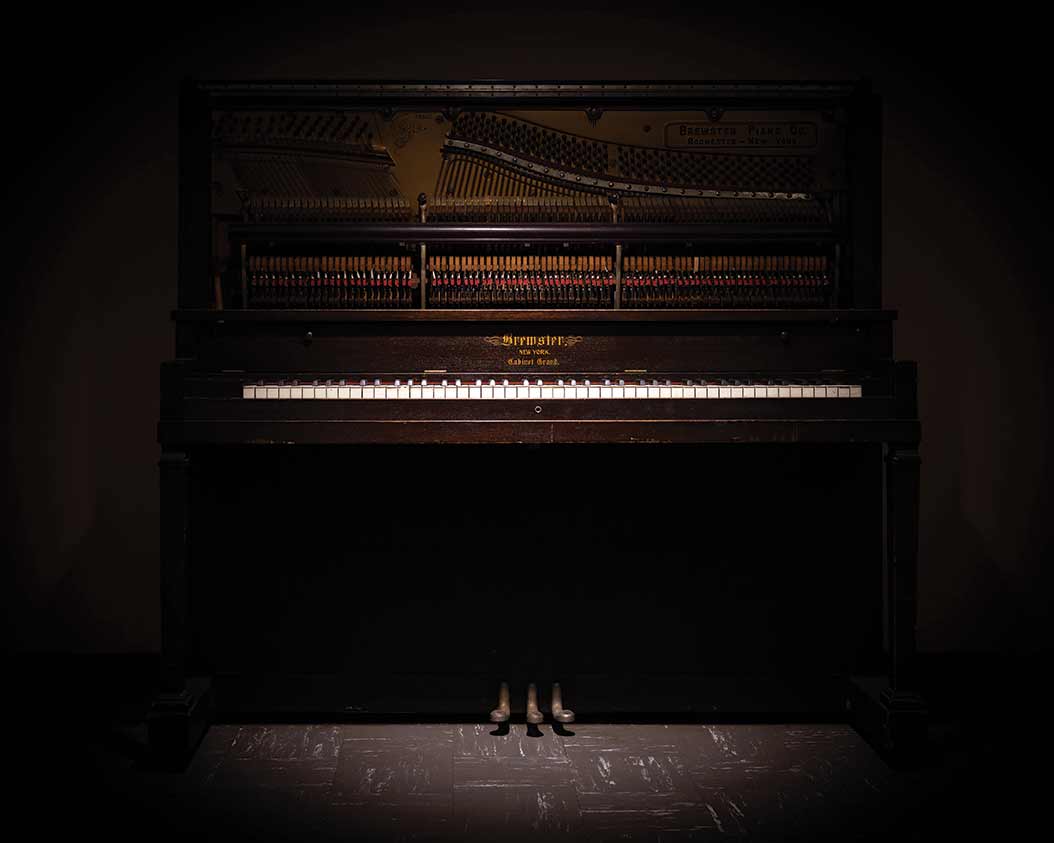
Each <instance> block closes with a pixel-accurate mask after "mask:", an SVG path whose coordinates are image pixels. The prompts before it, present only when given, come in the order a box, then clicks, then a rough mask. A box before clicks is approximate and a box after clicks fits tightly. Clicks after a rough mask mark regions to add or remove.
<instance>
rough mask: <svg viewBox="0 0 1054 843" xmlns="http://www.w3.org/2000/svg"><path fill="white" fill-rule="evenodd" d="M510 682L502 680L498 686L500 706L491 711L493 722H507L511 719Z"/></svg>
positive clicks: (491, 720)
mask: <svg viewBox="0 0 1054 843" xmlns="http://www.w3.org/2000/svg"><path fill="white" fill-rule="evenodd" d="M509 711H510V708H509V683H508V682H502V683H501V687H500V688H498V707H497V708H496V709H494V710H493V711H492V712H491V713H490V722H491V723H507V722H508V721H509Z"/></svg>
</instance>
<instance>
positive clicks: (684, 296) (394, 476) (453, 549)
mask: <svg viewBox="0 0 1054 843" xmlns="http://www.w3.org/2000/svg"><path fill="white" fill-rule="evenodd" d="M880 115H881V109H880V102H879V100H878V98H877V96H876V95H875V94H873V93H872V92H871V90H870V89H869V87H868V86H867V85H866V84H863V83H832V82H815V83H784V82H779V83H775V82H670V83H655V82H605V83H596V82H572V83H552V82H532V83H507V82H465V83H418V82H363V81H349V82H333V81H315V82H189V81H188V82H187V83H185V86H184V88H183V90H182V94H181V105H180V153H179V167H180V178H179V294H178V309H177V310H176V311H175V313H174V314H173V318H174V321H175V327H176V349H175V359H173V360H172V361H170V362H166V363H165V364H164V365H163V366H162V369H161V418H160V423H159V427H158V437H159V442H160V445H161V460H160V482H161V505H162V539H161V565H162V609H163V624H162V627H163V657H162V663H163V671H162V690H161V693H160V695H159V696H158V698H157V699H156V701H155V704H154V706H153V710H152V713H151V717H150V731H151V740H152V742H153V744H154V746H155V748H156V749H157V750H158V752H159V753H161V754H164V755H167V756H170V757H184V758H185V757H186V755H187V754H188V753H189V752H192V750H193V748H194V746H195V745H196V741H197V740H198V738H199V737H200V735H201V734H202V730H203V729H204V728H207V725H208V722H209V720H210V718H212V717H213V711H214V710H215V706H217V705H218V706H219V708H220V710H221V711H227V712H230V711H250V712H251V711H252V710H253V709H254V708H256V709H263V710H264V711H268V712H274V711H282V712H286V713H295V714H298V715H299V716H303V715H304V714H305V713H310V712H313V711H320V712H322V713H324V714H334V713H335V714H338V715H339V714H340V713H341V712H344V713H346V714H347V715H348V716H372V717H377V718H380V719H383V718H384V717H386V716H400V717H405V716H422V717H424V716H438V715H443V714H457V715H460V716H464V715H471V714H472V712H471V711H465V709H467V708H472V707H473V706H475V703H473V702H469V703H464V700H466V699H467V700H470V701H471V700H475V699H479V700H480V702H479V705H478V713H479V715H480V716H481V717H483V718H485V717H486V712H487V710H488V709H489V708H490V706H491V705H492V704H493V699H494V696H493V695H494V694H496V693H497V689H498V687H499V683H500V682H505V681H509V680H511V681H512V683H513V684H512V687H513V692H514V695H516V699H518V695H519V694H520V693H521V692H522V683H526V682H527V681H532V682H533V681H538V682H547V681H549V680H552V681H557V682H563V685H564V688H565V694H567V695H569V697H570V698H567V699H565V701H566V702H567V703H568V704H570V705H573V706H574V708H576V709H577V710H578V712H579V716H580V718H585V719H588V718H589V717H590V716H591V715H592V716H597V717H601V716H619V717H630V718H632V717H635V716H644V715H647V716H659V715H664V714H670V715H671V716H672V715H677V716H690V717H706V716H722V714H723V713H724V714H729V713H731V714H733V715H735V714H737V713H740V714H741V713H742V712H744V711H748V712H751V711H752V712H754V713H758V712H763V711H764V710H765V709H766V703H765V701H764V700H763V699H761V698H760V697H759V698H758V699H753V700H752V699H750V692H749V691H747V692H746V697H747V699H746V702H745V703H744V692H743V688H751V687H753V686H751V685H749V683H747V684H746V685H744V684H743V682H740V684H739V685H738V686H737V687H738V688H739V696H738V697H737V698H736V699H735V701H732V702H727V701H726V703H722V702H721V701H720V700H718V701H716V702H715V699H716V697H715V696H714V695H713V694H710V695H709V696H708V695H707V694H706V693H703V692H701V691H699V688H700V687H703V688H706V687H709V686H707V685H706V681H707V676H708V673H711V672H712V673H713V674H714V675H717V674H721V675H722V676H728V675H734V674H736V673H737V672H738V673H740V674H743V675H744V676H748V677H754V676H756V675H759V674H760V673H764V672H765V670H762V669H761V668H759V665H761V666H762V667H763V668H765V669H768V668H772V667H773V665H775V666H776V667H779V666H781V665H782V666H783V667H785V668H786V670H784V671H783V673H784V674H794V672H795V671H796V670H798V665H797V662H796V661H795V659H794V658H793V657H790V656H788V655H787V651H778V647H777V645H778V643H779V641H780V640H781V639H782V640H788V641H793V642H794V643H793V646H792V648H791V652H792V654H794V653H796V654H800V653H802V652H806V651H812V652H819V651H821V650H824V648H825V647H827V646H828V645H834V650H835V651H836V652H835V655H834V658H833V661H832V662H831V663H830V665H828V667H830V670H826V668H823V666H821V670H820V671H819V674H822V675H827V674H833V675H835V678H836V680H837V683H838V684H837V685H836V686H835V687H836V690H835V692H834V700H835V702H834V704H833V705H832V706H829V707H824V710H825V711H826V710H828V709H829V708H834V707H837V708H838V709H840V711H841V715H840V716H843V717H845V718H847V719H848V720H850V721H851V722H853V723H854V724H855V725H857V727H858V728H859V729H860V730H861V731H862V732H863V733H864V734H866V735H867V736H868V737H869V738H871V739H872V740H873V741H874V742H875V743H876V745H878V746H880V747H881V748H883V749H884V750H888V751H890V752H901V751H910V750H911V748H913V747H917V745H918V743H919V741H920V739H921V736H922V735H923V733H924V725H925V716H926V711H925V706H924V704H923V702H922V700H921V698H920V697H919V695H918V693H917V682H916V676H915V673H914V670H915V668H914V656H915V614H916V546H917V518H918V515H917V513H918V486H919V456H918V444H919V438H920V427H919V421H918V412H917V407H916V374H915V365H914V364H913V363H910V362H901V361H896V360H895V359H894V354H893V322H894V319H895V313H893V312H892V311H890V310H886V309H883V308H882V305H881V272H880V251H881V250H880V234H881V232H880V208H881V201H880V200H881V193H880V188H881V174H880V158H881V120H880ZM854 466H855V467H854ZM823 472H826V474H824V473H823ZM847 474H852V475H853V478H854V483H855V485H854V484H853V483H850V484H848V485H846V486H843V485H839V484H840V482H841V475H847ZM781 479H782V481H783V485H782V487H777V486H774V485H773V483H774V480H777V481H778V480H781ZM810 495H812V497H811V498H810V497H809V496H810ZM279 498H280V499H281V500H282V501H284V502H280V503H275V501H277V500H278V499H279ZM799 498H800V500H799ZM807 498H808V499H809V501H811V502H808V501H806V499H807ZM802 501H806V502H804V503H802ZM751 554H753V557H752V559H753V561H751V560H750V559H748V558H747V557H750V556H751ZM741 557H742V558H741ZM758 557H760V561H759V558H758ZM265 559H266V560H267V561H264V560H265ZM320 560H322V561H320ZM715 572H717V573H715ZM268 578H270V579H268ZM265 580H266V584H263V583H264V581H265ZM454 581H457V583H458V584H457V585H456V586H452V585H451V583H452V582H454ZM802 582H805V586H804V588H802V589H800V591H801V595H799V596H798V597H796V596H795V595H794V593H793V592H794V583H798V584H799V585H800V584H801V583H802ZM758 594H762V595H763V596H762V597H761V598H758V597H757V595H758ZM810 594H811V595H814V596H815V595H818V599H817V600H815V601H814V602H813V604H811V605H806V603H805V602H803V603H801V605H789V606H788V605H785V604H786V603H787V602H788V601H791V602H792V603H793V601H797V600H799V598H800V599H801V600H802V601H806V602H807V600H808V597H809V595H810ZM220 595H221V596H220ZM759 599H760V602H759ZM298 601H299V603H298ZM294 606H298V607H299V608H290V607H294ZM759 607H760V608H759ZM828 610H829V611H830V617H827V618H825V612H827V611H828ZM744 618H747V619H749V620H743V619H744ZM759 629H760V630H761V631H760V632H759V631H758V630H759ZM298 632H299V633H301V634H300V635H299V638H298ZM796 635H798V636H799V637H798V638H795V636H796ZM220 639H222V643H217V642H219V641H220ZM850 639H852V642H853V643H851V644H849V645H847V646H846V647H843V648H842V649H840V650H839V646H840V645H841V643H842V642H843V641H849V640H850ZM290 642H292V643H290ZM737 642H740V643H742V642H746V643H745V644H744V646H743V648H741V649H742V650H743V651H744V652H747V651H750V652H760V653H761V654H762V656H763V657H762V658H761V660H760V662H758V664H752V663H751V662H750V657H749V656H744V655H743V654H742V653H737V655H736V656H735V657H734V658H732V657H729V658H723V656H724V654H726V653H728V652H731V651H732V650H734V649H735V647H736V646H737ZM774 647H776V648H777V649H772V648H774ZM268 654H269V655H268ZM240 656H244V657H245V658H244V659H243V663H244V665H248V667H246V668H245V669H244V670H241V671H240V675H241V677H242V679H243V680H244V678H245V676H247V675H251V674H253V673H256V674H268V671H269V670H270V667H272V666H273V665H272V664H271V662H272V661H273V662H282V664H283V665H284V669H285V670H286V675H293V676H298V677H300V678H299V679H293V680H288V681H287V687H286V688H285V690H286V691H289V687H288V684H289V682H291V683H292V684H293V685H296V684H297V682H300V683H301V686H300V688H299V691H303V688H304V687H306V686H310V687H311V688H313V689H314V691H315V702H316V703H317V698H319V697H321V698H322V699H323V703H322V704H321V708H318V707H317V706H315V703H312V704H310V705H309V704H307V703H304V705H303V706H302V707H301V708H298V702H297V700H305V699H307V695H301V696H298V693H299V692H298V690H297V689H296V688H294V689H293V691H292V692H291V693H287V694H286V696H285V697H284V698H283V699H285V702H284V703H275V702H274V701H273V700H269V701H267V702H264V701H263V700H264V698H265V697H266V694H265V693H264V692H262V691H260V690H259V687H256V688H255V690H251V691H246V690H245V689H246V687H248V686H246V685H245V684H244V682H243V684H242V685H238V683H237V682H234V683H233V684H230V683H228V686H227V689H226V691H225V692H223V693H225V694H226V697H223V694H222V693H220V688H219V684H220V683H221V682H222V681H223V680H222V676H221V674H224V671H225V670H226V668H225V665H229V664H231V663H233V662H234V661H237V660H238V657H240ZM521 656H522V658H521ZM517 659H519V661H517ZM269 660H270V661H269ZM762 663H763V664H762ZM290 665H292V667H291V668H290ZM812 667H815V665H812ZM506 668H507V670H506ZM755 668H758V669H755ZM825 671H826V672H825ZM228 672H229V671H228ZM235 672H238V671H235ZM777 672H778V671H777ZM805 674H808V675H809V676H813V675H818V674H817V671H815V670H813V671H812V672H811V673H810V672H809V671H805V672H804V673H803V675H805ZM857 674H868V675H866V676H857ZM325 675H329V676H330V677H332V676H344V677H345V678H347V677H349V676H350V677H353V678H354V677H355V676H360V677H362V676H368V677H369V680H368V682H369V684H370V690H369V691H368V692H366V691H363V690H362V685H361V682H360V684H358V685H356V684H354V681H352V684H351V685H349V684H347V682H345V683H344V684H341V682H339V681H337V682H333V683H330V684H326V682H320V681H319V680H318V676H325ZM308 676H314V677H315V678H314V679H308V678H305V677H308ZM228 679H229V677H228ZM349 681H351V680H349ZM365 681H366V680H362V682H365ZM744 681H745V680H744ZM810 681H811V680H810ZM517 683H521V685H520V686H518V685H517ZM693 683H694V684H693ZM700 683H702V684H700ZM517 687H520V690H517ZM543 687H544V686H543ZM759 687H760V686H759ZM829 687H830V686H829V685H825V688H829ZM239 688H240V689H241V691H240V692H239V690H238V689H239ZM349 688H351V689H352V690H349ZM439 688H442V689H451V688H452V689H453V690H452V691H449V693H451V694H452V695H453V696H454V697H457V698H458V699H459V700H460V701H461V702H459V703H457V704H456V705H455V704H453V703H451V705H450V706H447V707H444V706H443V705H441V704H438V703H437V702H436V696H437V693H439V692H438V691H437V690H436V689H439ZM692 688H694V689H695V690H690V689H692ZM686 689H688V690H686ZM239 693H240V694H241V696H240V697H239ZM442 693H447V690H444V691H442ZM758 694H761V691H758ZM327 695H328V696H327ZM488 695H490V696H489V697H488ZM717 696H718V697H720V694H718V695H717ZM217 697H219V699H217ZM313 706H315V707H313ZM825 706H826V704H825ZM516 708H518V703H517V704H516V705H515V706H514V710H515V709H516ZM778 708H779V706H778V705H777V709H778ZM514 716H516V715H515V714H514Z"/></svg>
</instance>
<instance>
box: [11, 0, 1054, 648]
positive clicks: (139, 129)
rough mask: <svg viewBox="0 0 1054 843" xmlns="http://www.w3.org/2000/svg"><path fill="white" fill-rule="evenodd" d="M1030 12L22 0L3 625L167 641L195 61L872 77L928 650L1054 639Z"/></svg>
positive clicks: (452, 74) (61, 642) (1045, 309)
mask: <svg viewBox="0 0 1054 843" xmlns="http://www.w3.org/2000/svg"><path fill="white" fill-rule="evenodd" d="M346 8H347V9H349V10H351V9H352V8H353V7H351V6H350V5H349V6H347V7H346ZM960 9H962V10H965V9H966V7H965V6H963V7H960ZM1022 14H1023V13H1022V12H1016V13H1015V11H1014V10H1013V8H1012V7H1009V8H1008V7H1006V6H1000V7H999V8H998V10H995V9H993V10H992V11H990V12H986V13H969V14H967V13H965V12H964V11H959V12H957V13H956V14H954V15H948V16H943V15H938V14H936V13H930V12H925V13H920V9H919V8H918V7H917V6H916V5H912V4H899V3H893V4H881V5H879V4H876V5H872V6H869V7H868V8H866V9H860V10H855V11H853V12H852V16H851V17H850V16H848V14H847V13H846V12H845V11H844V10H839V11H832V10H826V11H823V10H815V9H814V10H806V9H803V8H802V7H801V6H799V5H798V4H789V3H788V4H775V3H768V4H757V3H755V4H751V3H735V4H734V5H733V4H721V5H718V4H711V3H701V2H700V3H695V4H692V5H690V6H676V5H669V4H662V3H655V2H648V3H641V4H639V5H637V6H625V5H623V6H615V5H613V4H599V3H597V4H584V5H578V6H571V5H570V4H563V5H557V4H530V5H519V4H515V5H514V4H505V5H498V4H495V5H492V6H490V7H482V6H478V7H473V6H469V5H466V4H456V5H455V4H432V5H429V6H414V5H412V4H406V3H404V4H398V5H396V4H391V5H385V6H383V7H381V8H374V9H365V8H363V9H360V8H359V7H354V11H345V12H344V13H332V12H329V11H324V10H321V9H319V8H317V7H315V8H306V9H298V10H296V11H295V12H293V11H288V10H287V11H285V12H283V13H282V14H277V13H271V12H266V11H264V12H261V11H259V10H250V9H245V10H242V11H227V12H224V13H222V14H221V13H217V12H215V11H206V10H195V9H194V8H193V7H191V6H185V5H181V6H169V7H160V6H146V5H144V6H142V7H140V8H139V10H138V11H135V12H127V11H121V12H116V11H113V12H106V11H103V10H101V7H92V8H91V9H90V10H87V11H86V10H84V9H78V10H75V11H73V12H64V13H63V15H62V16H61V17H59V16H57V15H56V16H55V17H54V18H53V19H52V18H50V17H48V16H46V15H45V14H44V13H43V12H34V11H30V12H20V13H16V16H15V17H14V18H13V19H9V21H8V25H7V26H6V30H7V39H6V40H8V41H9V42H10V43H9V48H8V50H7V52H6V55H5V64H6V66H5V68H4V78H5V80H6V81H7V85H6V88H7V90H6V92H5V112H6V118H7V119H6V122H7V125H6V129H5V132H4V134H5V139H6V141H7V143H8V150H7V152H6V154H5V160H6V162H7V165H8V172H7V178H6V181H7V185H6V190H5V199H6V201H5V203H4V204H5V206H6V211H7V213H8V214H9V215H10V219H9V220H8V223H7V225H6V228H7V236H6V238H5V257H7V256H10V257H11V258H13V260H12V261H11V262H10V263H9V267H8V269H9V274H8V275H7V280H6V283H5V285H4V290H3V296H4V317H5V324H4V331H3V345H4V348H3V361H4V375H5V394H6V396H7V398H8V402H7V404H8V406H7V408H6V413H5V415H4V429H3V431H2V432H3V441H4V452H3V459H4V470H3V476H4V489H3V492H4V499H3V501H2V503H3V507H4V512H5V515H6V516H7V518H6V519H5V520H6V522H7V525H6V529H5V535H4V537H5V541H4V553H5V555H6V556H7V560H6V561H7V562H8V563H9V564H7V565H6V566H5V570H6V572H7V573H8V574H9V581H8V583H7V584H6V585H5V587H4V589H3V591H4V595H5V598H6V602H7V603H8V605H7V606H6V607H5V608H6V611H5V618H6V620H7V621H8V625H7V630H6V637H5V644H6V645H7V647H8V648H11V649H15V650H19V651H59V652H70V651H73V652H115V653H124V652H150V651H156V649H157V648H158V646H159V627H160V623H159V599H158V592H159V572H158V551H157V546H158V499H157V491H156V489H157V468H156V461H157V457H158V448H157V445H156V442H155V424H156V420H157V416H158V365H159V363H160V362H161V361H162V360H165V359H167V358H170V357H171V356H172V354H173V332H172V326H171V323H170V321H169V311H170V310H171V309H172V308H173V307H174V306H175V302H176V184H177V168H176V161H177V147H176V137H177V89H178V83H179V81H180V79H182V78H183V77H185V76H187V75H192V76H196V77H202V78H269V77H274V78H311V77H319V78H340V77H344V78H355V77H360V78H365V77H376V78H414V79H422V80H427V81H441V80H443V79H470V78H502V79H512V80H515V79H527V80H529V79H604V78H612V79H619V78H630V79H735V78H744V79H750V78H754V79H846V78H857V77H861V76H863V77H868V78H870V79H872V80H873V82H874V86H875V88H876V90H877V91H878V92H879V93H880V94H881V95H882V97H883V99H884V121H885V135H884V152H883V167H884V174H883V189H884V194H883V226H884V245H883V261H884V264H883V275H884V303H885V305H886V306H888V307H892V308H896V309H898V310H899V311H900V319H899V322H898V324H897V328H896V337H897V348H896V351H897V356H898V358H900V359H909V360H912V359H913V360H917V361H918V363H919V367H920V402H921V416H922V424H923V447H922V457H923V485H922V504H921V536H920V560H921V563H920V577H919V587H920V601H919V645H920V649H921V650H922V651H923V652H976V651H996V652H1001V653H1007V654H1015V655H1024V654H1028V653H1031V652H1035V651H1037V650H1039V649H1043V648H1047V647H1049V646H1050V644H1051V639H1050V628H1049V627H1050V625H1049V623H1048V622H1047V616H1046V613H1047V609H1048V606H1049V594H1050V587H1051V584H1052V583H1051V574H1050V568H1049V565H1048V562H1049V561H1050V558H1051V548H1052V532H1054V531H1052V527H1051V512H1052V511H1054V507H1052V495H1051V484H1050V482H1049V480H1048V475H1049V473H1050V471H1051V451H1050V448H1049V446H1048V443H1047V434H1048V427H1049V420H1048V417H1049V415H1050V414H1049V407H1050V401H1051V398H1050V391H1049V390H1050V387H1051V357H1052V354H1051V343H1049V342H1048V341H1047V337H1046V336H1045V333H1046V326H1047V325H1048V324H1049V323H1050V317H1051V315H1052V295H1051V291H1050V289H1049V287H1047V286H1046V283H1045V282H1046V278H1045V277H1044V276H1045V274H1046V271H1047V269H1048V267H1047V262H1048V260H1049V256H1048V253H1047V250H1046V248H1045V247H1047V246H1048V243H1047V240H1046V237H1047V236H1048V235H1049V214H1048V213H1047V204H1046V203H1047V201H1048V196H1047V184H1046V182H1047V181H1048V180H1049V179H1048V172H1047V167H1048V164H1047V161H1048V160H1049V156H1048V152H1047V147H1048V145H1049V139H1048V137H1047V130H1046V128H1045V122H1046V118H1047V111H1048V107H1047V103H1046V97H1047V92H1046V91H1044V90H1043V89H1042V87H1041V82H1042V81H1043V79H1044V78H1045V69H1044V67H1045V50H1047V45H1046V44H1044V43H1043V41H1042V36H1043V33H1042V32H1041V31H1040V27H1039V26H1038V25H1037V24H1036V22H1030V21H1029V20H1027V19H1026V18H1024V17H1022ZM11 269H13V270H14V272H13V273H10V270H11Z"/></svg>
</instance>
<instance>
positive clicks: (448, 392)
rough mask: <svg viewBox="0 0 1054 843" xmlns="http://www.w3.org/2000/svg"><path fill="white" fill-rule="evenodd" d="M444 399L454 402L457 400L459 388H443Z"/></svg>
mask: <svg viewBox="0 0 1054 843" xmlns="http://www.w3.org/2000/svg"><path fill="white" fill-rule="evenodd" d="M443 398H444V399H445V400H447V401H453V400H455V399H456V398H457V387H456V386H444V387H443Z"/></svg>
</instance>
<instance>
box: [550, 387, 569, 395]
mask: <svg viewBox="0 0 1054 843" xmlns="http://www.w3.org/2000/svg"><path fill="white" fill-rule="evenodd" d="M565 389H566V387H563V386H554V387H553V398H563V397H564V390H565Z"/></svg>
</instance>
